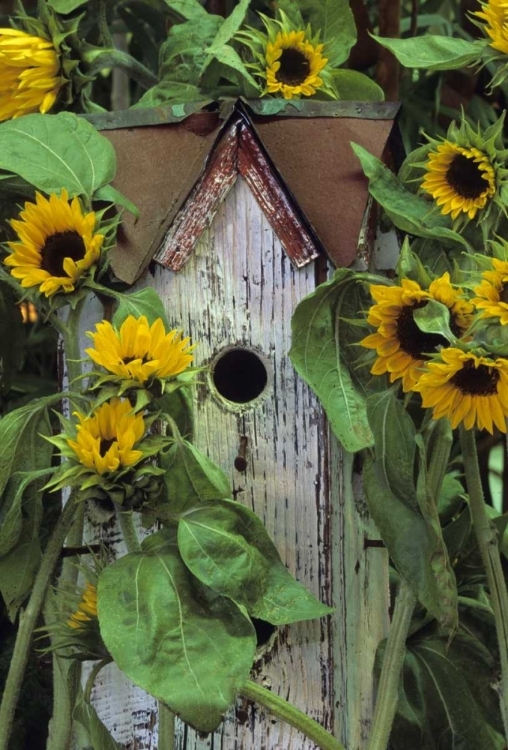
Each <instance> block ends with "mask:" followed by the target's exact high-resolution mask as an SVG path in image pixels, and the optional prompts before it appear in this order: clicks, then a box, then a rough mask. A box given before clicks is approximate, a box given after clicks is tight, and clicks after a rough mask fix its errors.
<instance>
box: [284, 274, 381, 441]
mask: <svg viewBox="0 0 508 750" xmlns="http://www.w3.org/2000/svg"><path fill="white" fill-rule="evenodd" d="M355 283H356V282H355V279H354V276H353V274H352V272H351V271H348V270H347V269H342V270H340V271H338V272H337V273H336V275H335V276H334V278H333V279H331V280H330V281H327V282H325V283H324V284H321V285H320V286H319V287H318V288H317V289H316V291H315V292H312V293H311V294H309V295H308V296H307V297H305V298H304V299H303V300H302V301H301V302H300V304H299V305H298V306H297V308H296V310H295V312H294V315H293V319H292V321H291V327H292V347H291V351H290V352H289V356H290V357H291V361H292V362H293V365H294V367H295V370H296V371H297V372H298V374H299V375H301V377H302V378H303V379H304V380H305V381H306V382H307V383H308V384H309V385H310V387H311V388H312V390H313V391H314V392H315V393H316V395H317V396H318V398H319V400H320V401H321V403H322V404H323V408H324V410H325V411H326V415H327V417H328V419H329V420H330V425H331V428H332V430H333V431H334V433H335V435H336V436H337V437H338V438H339V440H340V441H341V443H342V444H343V445H344V447H345V448H346V450H349V451H351V452H354V451H358V450H361V449H362V448H365V447H366V446H368V445H372V441H373V438H372V432H371V429H370V427H369V424H368V421H367V414H366V409H365V397H364V394H363V393H362V392H361V390H360V389H359V388H358V386H357V385H356V383H355V382H354V380H353V377H352V375H351V373H350V371H349V368H348V367H347V365H346V362H345V359H344V356H343V352H342V349H341V347H342V327H343V326H344V325H345V324H343V322H342V321H341V315H342V308H343V306H344V305H345V304H346V303H347V297H348V295H350V294H351V293H353V290H354V286H355Z"/></svg>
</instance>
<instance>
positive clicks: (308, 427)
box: [88, 100, 397, 750]
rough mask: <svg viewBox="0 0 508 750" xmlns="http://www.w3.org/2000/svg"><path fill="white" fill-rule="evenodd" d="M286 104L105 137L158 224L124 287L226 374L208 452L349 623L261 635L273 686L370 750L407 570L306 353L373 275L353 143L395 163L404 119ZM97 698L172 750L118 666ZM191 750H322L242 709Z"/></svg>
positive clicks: (146, 227) (263, 664) (127, 738)
mask: <svg viewBox="0 0 508 750" xmlns="http://www.w3.org/2000/svg"><path fill="white" fill-rule="evenodd" d="M274 103H275V100H273V101H272V104H274ZM276 103H277V108H275V107H274V108H273V109H272V113H271V114H266V112H267V110H266V106H265V107H264V109H262V108H261V106H260V105H259V103H258V104H256V103H247V104H246V103H243V102H240V101H239V102H233V103H228V104H226V105H223V107H222V109H221V110H217V111H205V112H195V113H193V114H189V115H187V116H186V113H185V111H184V110H183V107H182V111H181V112H179V113H177V115H175V112H174V111H172V110H170V109H169V108H168V109H167V110H165V109H163V108H158V109H156V110H142V109H139V110H132V111H129V112H125V113H110V114H105V115H97V116H94V117H92V118H90V119H92V120H93V122H94V124H95V125H96V126H97V127H98V128H99V129H101V131H102V133H103V135H105V136H107V137H108V138H109V139H110V140H111V141H112V143H113V145H114V146H115V149H116V152H117V158H118V174H117V178H116V180H115V183H114V185H115V186H116V187H117V188H118V189H119V190H120V191H121V192H123V193H124V194H125V195H127V197H128V198H130V199H131V200H132V201H133V202H134V203H135V204H136V205H137V207H138V208H139V211H140V219H139V220H138V221H137V222H136V221H135V220H134V219H133V218H132V217H131V216H130V215H125V217H124V222H123V225H122V228H121V233H120V238H119V243H118V245H117V247H116V249H115V250H114V251H113V253H112V263H111V267H112V270H113V272H114V274H115V276H116V277H117V278H118V279H119V280H120V281H121V282H124V283H125V284H128V285H133V284H137V285H141V286H146V285H150V286H153V287H154V288H155V289H156V290H157V291H158V293H159V294H160V296H161V298H162V300H163V302H164V304H165V307H166V310H167V314H168V318H169V320H170V322H171V323H172V324H173V325H174V326H175V327H177V328H181V329H183V330H184V332H185V335H190V336H191V338H192V341H193V342H195V343H197V348H196V350H195V357H196V359H195V362H196V364H197V365H200V366H206V367H207V368H208V369H207V371H206V374H205V375H204V376H203V377H202V378H201V380H202V383H201V384H200V385H199V386H198V387H197V388H196V392H195V423H196V429H195V442H196V444H197V446H198V447H199V448H200V449H201V450H202V451H204V452H205V453H207V454H208V455H209V456H210V457H211V458H212V459H213V460H214V461H215V462H216V463H217V464H219V465H220V466H221V467H222V469H223V470H225V471H226V472H227V473H228V474H229V476H230V479H231V483H232V486H233V491H234V496H235V499H236V500H238V501H240V502H241V503H244V504H245V505H246V506H248V507H249V508H250V509H252V510H254V511H255V512H256V513H257V515H258V516H259V517H260V518H261V519H262V520H263V522H264V524H265V526H266V528H267V530H268V532H269V534H270V536H271V538H272V539H273V541H274V543H275V545H276V546H277V549H278V551H279V553H280V555H281V557H282V559H283V561H284V562H285V564H286V565H287V567H288V568H289V570H290V571H291V573H292V574H293V575H294V576H295V577H296V578H297V580H299V581H300V582H301V583H302V584H304V585H305V586H306V587H308V589H309V590H310V591H312V593H313V594H314V595H315V596H317V597H318V598H320V599H321V601H323V602H326V603H329V604H332V605H333V606H334V607H335V611H334V614H333V615H331V616H329V617H327V618H323V619H321V620H313V621H307V622H302V623H297V624H294V625H291V626H289V627H286V628H283V629H280V630H279V631H278V632H276V633H273V632H272V630H270V629H267V628H265V627H263V625H262V624H261V625H260V628H259V633H258V635H259V640H260V643H261V644H262V647H261V648H260V651H259V660H258V661H257V663H256V665H255V671H254V679H256V680H257V681H259V682H260V683H261V684H263V685H264V686H265V687H270V688H271V689H272V690H273V691H274V692H276V693H278V694H281V695H282V696H283V697H285V698H288V699H289V700H291V702H292V703H294V704H295V705H296V706H297V707H299V708H300V709H302V710H303V711H305V712H306V713H307V714H309V715H310V716H312V717H313V718H314V719H316V720H317V721H318V722H320V723H321V724H323V726H325V727H326V728H327V729H329V730H331V731H334V733H335V735H336V737H337V738H338V739H339V740H341V741H342V742H343V743H345V744H346V745H347V747H348V750H362V748H364V747H365V739H366V737H367V734H368V729H369V722H370V718H371V713H372V704H373V661H374V655H375V650H376V647H377V645H378V643H379V642H380V640H382V639H383V638H384V637H385V635H386V630H387V626H388V562H387V555H386V551H385V550H384V549H382V547H381V545H379V544H376V540H377V539H378V536H377V534H376V530H375V528H374V527H373V525H372V523H371V521H370V520H369V518H368V513H367V510H366V506H365V504H364V502H363V500H362V496H361V483H360V482H359V480H358V477H357V475H356V474H354V466H353V460H352V456H351V455H348V454H346V453H345V452H344V451H343V450H342V449H341V448H340V446H339V445H338V443H337V441H336V440H335V438H334V437H333V435H332V434H331V432H330V430H329V428H328V425H327V420H326V418H325V415H324V413H323V410H322V408H321V406H320V404H319V402H318V400H317V398H316V397H315V396H314V394H313V393H312V392H311V391H310V389H309V388H308V387H307V385H306V384H305V383H304V382H303V381H302V380H301V379H300V378H299V377H298V376H297V374H296V372H295V370H294V368H293V366H292V364H291V361H290V359H289V357H288V352H289V349H290V346H291V317H292V314H293V311H294V309H295V307H296V305H297V304H298V303H299V302H300V300H302V298H303V297H305V296H306V295H307V294H309V293H310V292H312V291H313V290H314V289H315V288H316V286H317V285H318V284H319V283H320V282H322V281H324V280H325V279H326V278H327V276H328V275H329V274H330V272H333V270H334V267H335V266H349V265H351V264H353V263H357V262H361V263H363V264H367V265H368V264H370V262H371V258H372V254H373V252H374V250H375V235H376V222H377V219H376V215H375V212H374V211H373V208H372V206H371V204H370V202H369V200H368V190H367V180H366V178H365V177H364V176H363V173H362V171H361V168H360V165H359V163H358V160H357V159H356V157H355V155H354V153H353V151H352V149H351V147H350V142H351V141H354V142H356V143H359V144H360V145H362V146H363V147H364V148H366V149H367V150H368V151H370V152H371V153H372V154H374V155H375V156H377V157H379V158H381V157H382V156H384V157H385V158H386V157H387V156H388V158H390V149H391V145H390V144H391V141H390V137H391V135H392V131H393V120H394V116H395V114H396V111H397V105H393V104H383V103H379V104H371V103H369V104H362V103H359V104H356V103H315V102H305V103H302V102H297V103H292V102H289V103H281V102H279V101H277V102H276ZM277 109H278V111H277ZM88 327H90V324H88ZM352 475H353V476H354V477H355V479H354V482H353V488H354V491H352V492H351V491H350V490H349V488H350V486H351V484H350V482H349V481H348V480H349V479H350V477H351V476H352ZM357 480H358V481H357ZM96 684H97V685H98V686H101V685H102V688H100V690H98V692H101V691H102V690H103V689H106V688H105V686H106V687H107V686H109V688H108V691H107V693H106V694H105V695H104V694H102V692H101V695H100V699H99V700H96V708H97V710H98V712H99V715H100V716H101V717H102V719H103V721H104V722H105V723H106V724H107V726H108V727H109V729H110V730H111V731H112V733H113V735H114V737H115V739H116V740H117V741H118V742H120V743H124V745H125V746H126V747H138V748H142V747H146V748H147V747H156V745H157V741H156V732H157V722H156V719H155V712H156V703H155V701H153V700H152V699H150V698H146V696H145V695H144V694H143V693H142V691H137V690H136V689H135V688H132V687H127V686H126V684H125V682H124V681H123V678H122V676H121V674H120V673H119V672H118V671H116V668H115V667H114V666H113V667H108V668H107V669H104V670H103V671H102V672H101V673H100V674H99V677H98V679H97V683H96ZM175 743H176V744H175V747H176V748H177V749H178V750H184V749H185V750H191V748H192V750H205V748H210V749H211V748H219V747H220V748H221V749H222V750H235V749H236V750H240V749H241V750H313V748H314V745H313V743H310V742H309V741H307V740H305V739H304V738H303V737H302V736H301V735H300V734H299V733H298V732H297V731H296V730H295V729H293V728H291V727H290V726H289V725H285V724H284V723H281V722H279V721H275V720H273V719H272V717H271V716H269V715H268V714H265V712H264V711H263V710H262V709H258V708H255V707H253V706H252V705H251V704H249V703H244V702H242V701H239V702H238V704H237V706H236V709H235V710H232V711H231V712H230V714H228V715H227V716H226V717H225V720H224V722H223V724H222V725H221V727H220V728H219V729H218V730H217V731H216V733H215V734H214V735H209V736H207V737H200V736H198V735H197V734H196V733H195V732H194V731H193V730H192V729H190V728H188V727H186V726H184V725H182V724H179V725H178V727H177V736H176V740H175Z"/></svg>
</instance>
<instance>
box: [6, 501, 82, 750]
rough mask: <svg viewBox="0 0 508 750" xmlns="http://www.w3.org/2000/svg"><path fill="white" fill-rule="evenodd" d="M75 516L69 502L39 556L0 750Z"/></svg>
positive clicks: (15, 660) (17, 646) (21, 627)
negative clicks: (45, 602)
mask: <svg viewBox="0 0 508 750" xmlns="http://www.w3.org/2000/svg"><path fill="white" fill-rule="evenodd" d="M75 514H76V504H75V503H74V502H73V500H72V499H70V500H69V501H68V502H67V504H66V505H65V506H64V508H63V510H62V513H61V514H60V518H59V519H58V521H57V524H56V526H55V528H54V530H53V533H52V535H51V538H50V540H49V542H48V544H47V547H46V549H45V551H44V554H43V556H42V560H41V565H40V568H39V571H38V573H37V575H36V577H35V581H34V585H33V589H32V594H31V596H30V599H29V600H28V604H27V607H26V609H25V611H24V612H22V614H21V615H20V618H19V628H18V634H17V637H16V643H15V644H14V653H13V655H12V659H11V663H10V667H9V674H8V675H7V681H6V683H5V688H4V692H3V696H2V703H1V705H0V750H8V748H9V737H10V734H11V729H12V722H13V719H14V712H15V710H16V705H17V702H18V697H19V691H20V689H21V683H22V681H23V675H24V673H25V668H26V665H27V662H28V657H29V653H30V644H31V641H32V636H33V632H34V628H35V626H36V625H37V621H38V619H39V615H40V613H41V609H42V605H43V602H44V597H45V595H46V591H47V588H48V585H49V582H50V580H51V576H52V575H53V571H54V570H55V567H56V564H57V562H58V559H59V557H60V552H61V549H62V547H63V544H64V541H65V537H66V536H67V534H68V533H69V529H70V528H71V526H72V522H73V521H74V517H75Z"/></svg>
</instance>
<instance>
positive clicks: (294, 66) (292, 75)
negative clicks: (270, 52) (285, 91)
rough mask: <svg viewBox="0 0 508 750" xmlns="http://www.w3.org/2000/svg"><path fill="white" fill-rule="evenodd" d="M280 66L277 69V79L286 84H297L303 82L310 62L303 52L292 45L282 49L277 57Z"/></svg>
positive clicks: (307, 73)
mask: <svg viewBox="0 0 508 750" xmlns="http://www.w3.org/2000/svg"><path fill="white" fill-rule="evenodd" d="M279 62H280V68H279V69H278V71H277V80H278V81H280V83H285V84H287V85H288V86H298V85H299V84H301V83H303V82H304V81H305V79H306V78H307V76H308V75H309V71H310V62H309V61H308V60H307V58H306V57H305V55H304V54H303V52H300V50H298V49H293V47H288V49H283V50H282V55H281V56H280V58H279Z"/></svg>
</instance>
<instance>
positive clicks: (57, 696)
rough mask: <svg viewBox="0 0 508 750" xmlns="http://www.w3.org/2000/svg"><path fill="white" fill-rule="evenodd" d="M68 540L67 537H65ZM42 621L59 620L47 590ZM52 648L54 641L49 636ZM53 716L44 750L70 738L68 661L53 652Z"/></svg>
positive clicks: (57, 747) (53, 598) (66, 744)
mask: <svg viewBox="0 0 508 750" xmlns="http://www.w3.org/2000/svg"><path fill="white" fill-rule="evenodd" d="M67 538H68V537H67ZM43 611H44V621H45V623H46V625H47V624H48V623H56V622H58V621H59V619H60V612H59V609H58V606H57V601H56V595H55V594H54V593H53V591H51V589H49V590H48V591H47V592H46V598H45V600H44V610H43ZM49 637H50V639H51V644H52V646H55V641H54V639H53V637H52V636H51V633H50V634H49ZM52 660H53V715H52V717H51V720H50V722H49V726H48V739H47V742H46V750H60V749H61V748H63V747H69V745H70V742H71V738H72V706H73V696H72V697H71V694H70V689H69V681H68V679H67V678H68V674H69V667H70V661H69V659H62V658H60V657H59V656H58V654H57V653H56V652H55V651H53V655H52Z"/></svg>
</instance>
